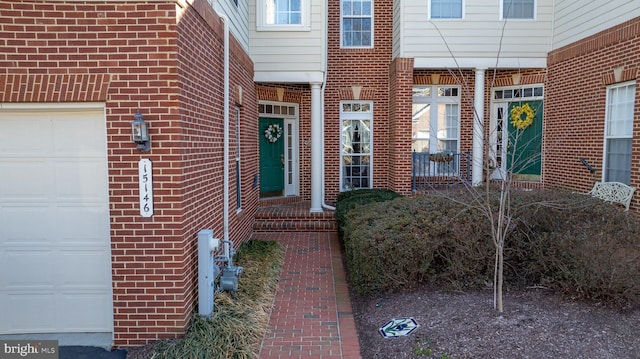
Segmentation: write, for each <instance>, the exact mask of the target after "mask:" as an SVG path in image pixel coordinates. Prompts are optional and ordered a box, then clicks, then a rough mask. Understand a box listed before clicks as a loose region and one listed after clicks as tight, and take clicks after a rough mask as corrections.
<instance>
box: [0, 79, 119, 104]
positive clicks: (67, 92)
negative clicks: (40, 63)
mask: <svg viewBox="0 0 640 359" xmlns="http://www.w3.org/2000/svg"><path fill="white" fill-rule="evenodd" d="M110 82H111V76H110V75H108V74H55V75H48V74H31V75H29V74H15V75H11V74H10V75H2V76H0V89H3V91H2V92H0V102H104V101H106V99H107V92H108V88H109V83H110Z"/></svg>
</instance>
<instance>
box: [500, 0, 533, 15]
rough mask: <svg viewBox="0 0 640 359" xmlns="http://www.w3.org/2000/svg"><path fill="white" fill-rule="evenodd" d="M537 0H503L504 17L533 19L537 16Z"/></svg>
mask: <svg viewBox="0 0 640 359" xmlns="http://www.w3.org/2000/svg"><path fill="white" fill-rule="evenodd" d="M535 9H536V0H503V1H502V18H503V19H533V18H535V13H536V12H535Z"/></svg>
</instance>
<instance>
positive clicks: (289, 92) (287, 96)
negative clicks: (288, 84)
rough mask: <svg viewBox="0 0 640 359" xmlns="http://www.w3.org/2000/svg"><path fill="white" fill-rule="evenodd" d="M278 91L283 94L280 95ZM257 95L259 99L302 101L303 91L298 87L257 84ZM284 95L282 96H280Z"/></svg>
mask: <svg viewBox="0 0 640 359" xmlns="http://www.w3.org/2000/svg"><path fill="white" fill-rule="evenodd" d="M278 91H280V92H281V93H282V94H281V95H279V94H278ZM256 96H257V98H258V100H259V101H275V102H290V103H301V102H302V93H301V91H299V90H297V89H288V88H282V87H268V86H256ZM280 97H282V98H280Z"/></svg>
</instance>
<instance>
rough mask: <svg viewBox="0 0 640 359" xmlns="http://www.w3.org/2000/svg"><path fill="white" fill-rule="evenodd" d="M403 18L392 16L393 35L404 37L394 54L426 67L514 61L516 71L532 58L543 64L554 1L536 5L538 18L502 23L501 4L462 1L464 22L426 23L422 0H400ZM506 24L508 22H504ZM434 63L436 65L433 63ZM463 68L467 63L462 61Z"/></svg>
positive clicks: (484, 0)
mask: <svg viewBox="0 0 640 359" xmlns="http://www.w3.org/2000/svg"><path fill="white" fill-rule="evenodd" d="M402 1H403V6H401V7H399V8H398V10H399V11H401V12H402V13H401V14H399V15H398V16H395V17H394V21H397V22H400V23H399V24H394V26H397V29H398V30H396V31H398V32H400V33H401V34H402V37H399V38H397V41H396V43H394V44H393V46H394V55H395V56H398V57H409V58H411V57H412V58H415V59H416V66H417V67H419V66H420V64H421V58H423V59H426V60H425V62H427V63H434V60H442V61H444V60H449V63H450V64H451V66H455V63H453V62H452V61H451V60H452V59H453V58H454V57H455V58H456V59H457V60H465V59H469V61H476V63H477V60H478V59H486V63H487V65H491V66H495V63H496V59H497V58H498V57H499V58H500V62H499V64H498V66H500V65H501V64H502V62H503V61H506V60H508V59H512V62H513V63H514V64H516V66H518V67H524V66H527V61H529V60H530V59H535V60H537V61H536V63H541V64H542V66H544V64H546V58H547V53H548V51H549V50H550V48H551V37H552V32H551V29H552V23H553V0H537V1H536V10H535V11H536V19H535V20H528V21H521V20H510V19H507V20H500V18H501V1H502V0H500V1H496V0H476V1H465V2H464V9H463V14H464V19H463V20H460V19H450V20H448V19H438V20H430V21H425V19H428V6H425V1H424V0H402ZM505 21H506V22H505ZM435 62H437V61H435ZM461 63H463V64H464V63H465V61H461Z"/></svg>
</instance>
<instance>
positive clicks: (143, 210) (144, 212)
mask: <svg viewBox="0 0 640 359" xmlns="http://www.w3.org/2000/svg"><path fill="white" fill-rule="evenodd" d="M138 174H139V181H140V215H141V216H142V217H151V216H153V167H152V165H151V160H149V159H148V158H143V159H141V160H140V162H138Z"/></svg>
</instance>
